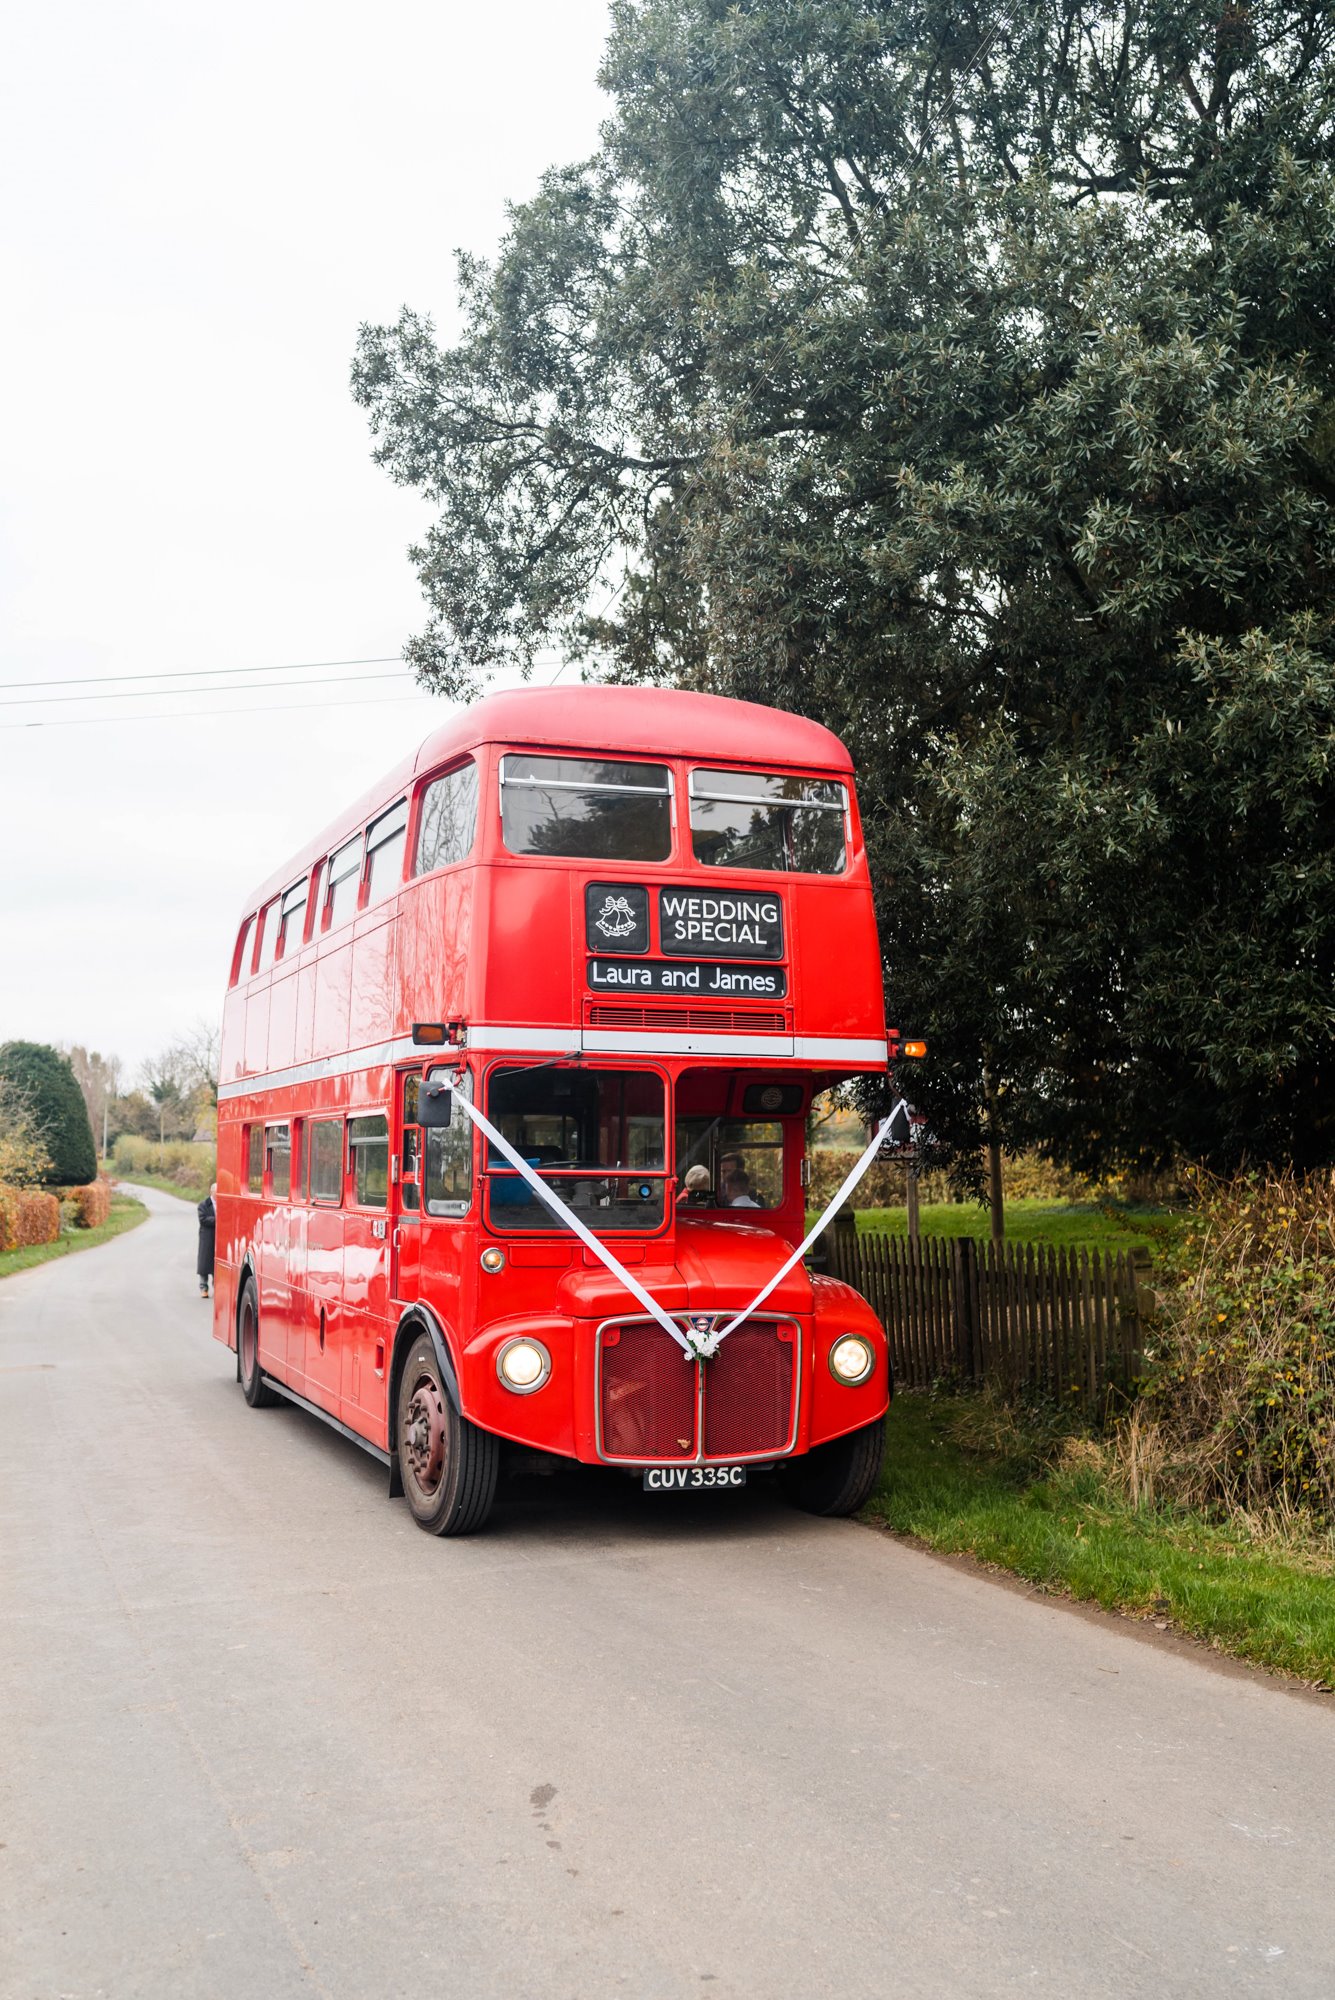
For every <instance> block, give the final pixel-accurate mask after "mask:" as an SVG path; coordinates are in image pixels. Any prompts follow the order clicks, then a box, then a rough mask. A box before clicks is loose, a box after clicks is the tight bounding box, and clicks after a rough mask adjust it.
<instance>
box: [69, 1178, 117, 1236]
mask: <svg viewBox="0 0 1335 2000" xmlns="http://www.w3.org/2000/svg"><path fill="white" fill-rule="evenodd" d="M69 1199H70V1201H71V1203H72V1204H73V1207H74V1226H75V1228H76V1229H100V1228H101V1227H102V1224H103V1223H104V1222H105V1221H107V1219H108V1217H109V1216H110V1214H111V1188H110V1186H109V1184H108V1183H107V1182H106V1181H104V1180H96V1181H89V1183H88V1185H87V1186H86V1187H76V1188H71V1189H70V1190H69Z"/></svg>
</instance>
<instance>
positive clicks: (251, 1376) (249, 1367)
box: [236, 1278, 278, 1410]
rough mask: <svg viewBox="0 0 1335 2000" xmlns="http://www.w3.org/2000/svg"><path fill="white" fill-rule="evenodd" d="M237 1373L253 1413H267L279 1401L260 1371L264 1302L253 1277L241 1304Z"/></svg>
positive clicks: (248, 1282)
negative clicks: (261, 1313)
mask: <svg viewBox="0 0 1335 2000" xmlns="http://www.w3.org/2000/svg"><path fill="white" fill-rule="evenodd" d="M236 1372H237V1374H238V1376H239V1377H240V1380H241V1393H242V1395H243V1396H244V1397H245V1399H246V1401H247V1402H248V1403H249V1404H250V1407H251V1409H252V1410H263V1409H265V1408H267V1406H268V1405H269V1404H270V1403H275V1402H277V1400H278V1398H277V1397H276V1396H275V1395H274V1392H273V1390H272V1389H271V1388H270V1387H269V1385H268V1383H267V1382H266V1381H265V1379H264V1374H263V1371H262V1370H261V1368H260V1302H259V1297H258V1295H257V1293H256V1291H255V1280H254V1279H253V1278H247V1279H246V1282H245V1284H244V1285H243V1286H242V1287H241V1303H240V1305H239V1306H238V1307H237V1313H236Z"/></svg>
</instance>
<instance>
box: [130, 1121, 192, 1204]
mask: <svg viewBox="0 0 1335 2000" xmlns="http://www.w3.org/2000/svg"><path fill="white" fill-rule="evenodd" d="M217 1161H218V1154H217V1149H216V1148H215V1147H214V1146H212V1145H207V1144H205V1143H204V1142H203V1141H191V1140H187V1139H177V1140H171V1141H168V1143H167V1144H165V1145H163V1144H160V1143H159V1142H158V1141H157V1140H155V1139H144V1138H140V1137H138V1136H137V1135H136V1134H134V1133H131V1132H123V1133H122V1134H121V1136H120V1138H119V1139H117V1141H116V1145H115V1150H114V1151H113V1153H112V1158H111V1170H112V1172H113V1173H114V1174H115V1175H116V1177H117V1179H118V1180H124V1181H138V1182H139V1183H140V1184H141V1185H142V1186H144V1187H152V1188H158V1189H160V1190H161V1192H162V1193H163V1194H174V1195H179V1197H180V1198H181V1200H182V1201H194V1202H198V1201H203V1199H204V1197H205V1195H206V1194H207V1193H208V1191H209V1187H210V1185H211V1183H212V1182H213V1181H214V1180H215V1179H216V1177H217Z"/></svg>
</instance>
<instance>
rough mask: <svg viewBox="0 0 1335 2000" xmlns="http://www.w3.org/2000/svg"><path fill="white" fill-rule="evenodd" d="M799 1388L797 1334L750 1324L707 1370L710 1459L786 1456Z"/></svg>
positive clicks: (770, 1323)
mask: <svg viewBox="0 0 1335 2000" xmlns="http://www.w3.org/2000/svg"><path fill="white" fill-rule="evenodd" d="M796 1386H797V1328H796V1327H795V1326H793V1325H791V1324H790V1323H789V1322H788V1321H786V1320H785V1321H780V1322H778V1323H777V1324H776V1322H775V1321H774V1320H765V1319H761V1320H748V1321H747V1323H746V1324H745V1325H744V1326H739V1327H738V1328H737V1330H736V1332H735V1333H730V1334H729V1335H728V1337H727V1339H726V1340H725V1341H724V1342H723V1344H722V1345H721V1346H720V1348H719V1350H718V1352H717V1353H716V1354H715V1356H714V1358H713V1360H712V1361H709V1362H707V1363H706V1365H705V1457H706V1458H746V1457H748V1456H750V1455H751V1454H752V1453H759V1452H770V1451H785V1450H787V1448H788V1446H789V1443H790V1440H791V1437H792V1430H793V1391H794V1389H795V1388H796Z"/></svg>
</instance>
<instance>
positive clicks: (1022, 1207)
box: [856, 1198, 1190, 1250]
mask: <svg viewBox="0 0 1335 2000" xmlns="http://www.w3.org/2000/svg"><path fill="white" fill-rule="evenodd" d="M856 1220H857V1226H858V1234H859V1235H860V1236H869V1235H872V1234H882V1235H887V1236H906V1235H907V1234H908V1214H907V1211H906V1210H905V1209H902V1208H860V1209H858V1210H857V1211H856ZM1189 1220H1190V1218H1189V1217H1188V1216H1187V1215H1185V1214H1183V1215H1177V1214H1174V1213H1173V1212H1172V1211H1171V1210H1169V1209H1163V1208H1129V1207H1128V1208H1124V1207H1120V1206H1116V1207H1115V1206H1114V1205H1113V1204H1112V1203H1100V1204H1099V1205H1097V1206H1096V1205H1094V1204H1093V1203H1090V1202H1070V1201H1042V1200H1039V1199H1036V1198H1031V1199H1026V1200H1023V1201H1008V1202H1007V1203H1006V1215H1005V1222H1006V1240H1007V1242H1009V1243H1054V1244H1074V1245H1075V1246H1076V1247H1077V1248H1080V1249H1083V1248H1086V1247H1087V1248H1089V1249H1091V1250H1093V1249H1099V1250H1131V1249H1134V1248H1135V1247H1136V1246H1137V1245H1140V1244H1145V1245H1148V1246H1149V1247H1150V1248H1151V1249H1154V1248H1156V1247H1159V1246H1161V1245H1164V1244H1167V1243H1170V1242H1173V1241H1175V1240H1176V1239H1177V1237H1178V1235H1179V1234H1180V1233H1181V1231H1182V1230H1183V1229H1184V1228H1185V1227H1186V1226H1187V1223H1188V1222H1189ZM919 1224H920V1228H921V1232H922V1234H923V1235H924V1236H976V1237H980V1238H983V1239H986V1238H987V1237H988V1236H990V1234H991V1231H992V1221H991V1217H990V1216H989V1214H988V1212H987V1210H986V1209H985V1208H983V1207H982V1206H981V1205H980V1204H979V1203H977V1202H955V1201H941V1202H924V1203H923V1205H922V1207H921V1209H920V1210H919Z"/></svg>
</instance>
